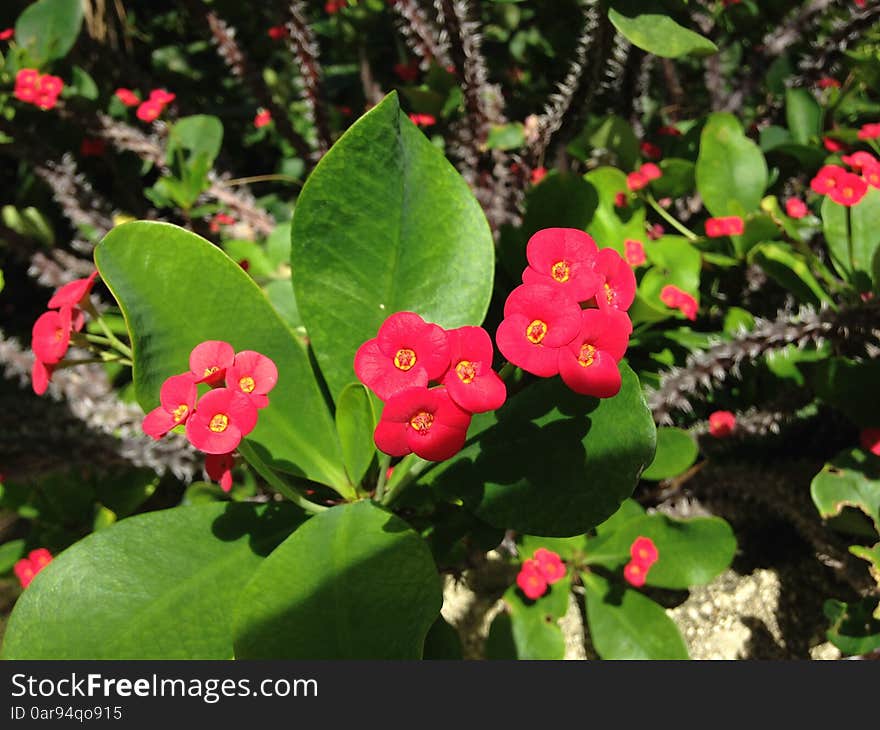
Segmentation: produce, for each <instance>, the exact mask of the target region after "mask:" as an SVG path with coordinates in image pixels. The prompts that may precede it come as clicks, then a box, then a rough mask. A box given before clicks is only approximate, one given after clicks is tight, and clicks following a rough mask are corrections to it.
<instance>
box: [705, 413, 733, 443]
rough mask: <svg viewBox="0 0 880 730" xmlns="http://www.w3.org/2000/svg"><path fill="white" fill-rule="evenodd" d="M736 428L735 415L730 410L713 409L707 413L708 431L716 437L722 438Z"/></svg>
mask: <svg viewBox="0 0 880 730" xmlns="http://www.w3.org/2000/svg"><path fill="white" fill-rule="evenodd" d="M734 428H736V416H735V415H733V413H731V412H730V411H715V412H714V413H712V414H710V415H709V433H710V434H711V435H712V436H714V437H715V438H717V439H723V438H727V437H728V436H730V434H732V433H733V429H734Z"/></svg>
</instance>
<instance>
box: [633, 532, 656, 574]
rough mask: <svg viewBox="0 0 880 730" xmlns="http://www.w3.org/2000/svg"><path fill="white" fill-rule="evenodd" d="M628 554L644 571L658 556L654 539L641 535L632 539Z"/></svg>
mask: <svg viewBox="0 0 880 730" xmlns="http://www.w3.org/2000/svg"><path fill="white" fill-rule="evenodd" d="M629 554H630V557H632V559H633V562H635V563H637V564H638V565H640V566H642V567H643V568H644V569H645V570H646V571H647V570H648V568H650V567H651V566H652V565H653V564H654V563H656V562H657V559H658V558H659V557H660V553H659V552H658V551H657V546H656V545H655V544H654V541H653V540H652V539H651V538H650V537H642V536H641V535H639V537H637V538H636V539H635V540H633V544H632V545H630V547H629Z"/></svg>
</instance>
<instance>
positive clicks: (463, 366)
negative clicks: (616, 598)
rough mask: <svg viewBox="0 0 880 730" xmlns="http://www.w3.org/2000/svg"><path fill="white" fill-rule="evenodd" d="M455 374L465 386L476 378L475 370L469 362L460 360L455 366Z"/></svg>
mask: <svg viewBox="0 0 880 730" xmlns="http://www.w3.org/2000/svg"><path fill="white" fill-rule="evenodd" d="M455 374H456V375H457V376H458V379H459V380H460V381H461V382H462V383H464V384H465V385H467V384H468V383H472V382H473V380H474V378H476V377H477V369H476V368H475V367H474V364H473V363H472V362H471V361H470V360H462V361H461V362H460V363H458V365H456V366H455Z"/></svg>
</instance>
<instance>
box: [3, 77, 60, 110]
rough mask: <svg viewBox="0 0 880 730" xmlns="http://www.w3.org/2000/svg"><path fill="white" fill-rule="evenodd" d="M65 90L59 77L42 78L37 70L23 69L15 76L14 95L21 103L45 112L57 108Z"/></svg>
mask: <svg viewBox="0 0 880 730" xmlns="http://www.w3.org/2000/svg"><path fill="white" fill-rule="evenodd" d="M63 89H64V82H63V81H62V80H61V79H60V78H59V77H58V76H50V75H49V74H44V75H42V76H41V75H40V72H39V71H37V69H35V68H23V69H20V70H19V71H18V73H17V74H16V75H15V90H14V92H13V95H14V96H15V98H16V99H18V100H19V101H23V102H25V103H27V104H33V105H34V106H36V107H39V108H40V109H44V110H45V109H52V108H53V107H54V106H55V104H56V103H57V101H58V96H59V95H60V94H61V91H62V90H63Z"/></svg>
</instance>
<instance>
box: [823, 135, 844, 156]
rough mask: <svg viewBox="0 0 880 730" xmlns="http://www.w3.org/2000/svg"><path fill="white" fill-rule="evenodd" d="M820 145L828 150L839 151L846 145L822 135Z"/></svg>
mask: <svg viewBox="0 0 880 730" xmlns="http://www.w3.org/2000/svg"><path fill="white" fill-rule="evenodd" d="M822 146H823V147H824V148H825V149H826V150H828V151H829V152H840V151H841V150H845V149H846V145H845V144H844V143H843V142H840V141H838V140H836V139H834V138H832V137H822Z"/></svg>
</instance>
